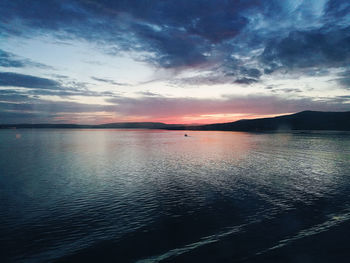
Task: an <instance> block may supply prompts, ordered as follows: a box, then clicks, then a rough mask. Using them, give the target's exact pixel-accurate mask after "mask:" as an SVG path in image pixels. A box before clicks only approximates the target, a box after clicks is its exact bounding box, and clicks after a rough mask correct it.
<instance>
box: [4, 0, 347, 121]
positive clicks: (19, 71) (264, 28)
mask: <svg viewBox="0 0 350 263" xmlns="http://www.w3.org/2000/svg"><path fill="white" fill-rule="evenodd" d="M340 2H341V4H337V5H333V4H332V1H319V0H317V1H316V0H315V1H294V0H293V1H292V0H290V1H250V0H249V1H243V2H240V1H229V2H227V1H219V3H217V2H216V1H202V2H201V1H147V3H146V2H145V1H127V2H126V3H124V2H119V1H115V2H113V1H112V2H111V1H79V0H76V1H75V0H72V1H62V2H55V1H52V2H51V1H45V2H40V4H33V5H30V8H29V7H28V6H27V5H26V4H24V2H21V1H2V2H1V4H0V15H1V17H2V18H3V19H0V27H1V34H0V59H1V60H0V113H1V114H0V123H85V124H98V123H106V122H135V121H136V122H145V121H147V122H148V121H152V122H165V123H184V124H192V123H214V122H230V121H235V120H238V119H242V118H244V119H249V118H259V117H268V116H276V115H281V114H287V113H294V112H298V111H303V110H320V111H345V110H349V108H350V107H349V106H350V92H349V84H350V79H349V70H350V68H349V62H350V48H349V47H350V42H349V39H350V38H349V37H350V30H349V26H350V16H349V14H350V11H349V8H350V7H349V3H348V1H340ZM28 9H30V10H31V11H30V12H28V11H27V10H28ZM4 17H6V19H4Z"/></svg>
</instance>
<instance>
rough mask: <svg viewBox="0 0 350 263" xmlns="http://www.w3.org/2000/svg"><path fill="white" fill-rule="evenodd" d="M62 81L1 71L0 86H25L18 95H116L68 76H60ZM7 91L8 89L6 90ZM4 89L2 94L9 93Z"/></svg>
mask: <svg viewBox="0 0 350 263" xmlns="http://www.w3.org/2000/svg"><path fill="white" fill-rule="evenodd" d="M59 79H61V80H62V79H63V80H64V82H62V81H56V80H53V79H48V78H41V77H36V76H32V75H26V74H20V73H14V72H0V87H13V88H25V89H28V90H26V91H21V92H18V91H14V90H12V91H11V92H12V93H13V94H15V93H16V94H17V95H18V96H20V95H21V96H22V95H23V96H35V95H36V96H44V95H49V96H60V97H69V96H94V97H101V96H108V97H114V96H116V93H115V92H96V91H91V90H89V89H88V88H87V87H86V86H87V84H86V83H84V82H77V81H74V80H70V79H68V78H66V77H63V78H62V77H60V78H59ZM5 91H6V90H5ZM5 91H4V90H0V92H2V93H0V94H2V95H3V98H4V96H5V95H6V94H7V95H8V94H9V93H8V92H9V90H7V91H6V92H7V93H5Z"/></svg>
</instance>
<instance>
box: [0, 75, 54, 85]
mask: <svg viewBox="0 0 350 263" xmlns="http://www.w3.org/2000/svg"><path fill="white" fill-rule="evenodd" d="M0 86H2V87H10V86H13V87H22V88H31V89H60V87H61V85H60V83H59V82H57V81H54V80H51V79H47V78H40V77H35V76H31V75H25V74H19V73H14V72H0Z"/></svg>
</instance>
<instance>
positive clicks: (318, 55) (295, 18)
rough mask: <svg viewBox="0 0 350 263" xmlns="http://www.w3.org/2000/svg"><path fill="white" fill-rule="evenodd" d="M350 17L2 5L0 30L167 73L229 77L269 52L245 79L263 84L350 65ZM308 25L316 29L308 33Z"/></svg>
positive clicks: (183, 4)
mask: <svg viewBox="0 0 350 263" xmlns="http://www.w3.org/2000/svg"><path fill="white" fill-rule="evenodd" d="M317 8H321V11H320V12H318V13H317V11H315V10H317ZM322 9H323V12H322ZM349 10H350V4H349V1H346V0H342V1H338V0H335V1H328V2H326V5H324V6H322V3H321V2H320V3H317V1H304V2H300V3H294V2H293V1H277V0H270V1H257V0H247V1H223V0H220V1H214V0H192V1H187V0H178V1H172V0H163V1H157V0H130V1H107V0H99V1H97V0H89V1H87V0H71V1H54V0H48V1H44V2H40V3H39V2H34V3H33V2H26V1H19V0H14V1H9V0H7V1H6V0H5V1H2V2H1V3H0V17H3V18H2V19H1V20H0V21H1V22H0V25H1V27H2V28H4V30H3V31H4V32H5V34H15V32H14V31H13V28H14V26H13V25H14V24H16V25H17V27H16V28H17V29H16V32H17V33H18V34H22V35H26V34H31V35H32V34H42V33H46V32H51V33H52V34H55V35H56V36H58V34H59V37H60V38H83V39H86V40H88V41H94V42H97V43H99V44H101V45H100V46H101V48H102V49H105V50H106V52H108V53H109V54H116V53H118V52H120V51H125V50H136V51H142V52H143V55H140V56H139V57H138V59H141V60H144V61H147V62H149V63H153V64H155V65H157V66H160V67H164V68H187V67H198V66H202V65H208V64H209V65H215V66H216V67H217V66H219V67H221V69H223V70H226V71H229V70H230V68H229V67H227V66H226V62H225V61H226V60H231V63H234V64H236V66H237V65H238V64H239V63H241V62H242V61H240V60H239V59H238V60H236V61H233V60H232V56H231V55H232V54H233V53H236V54H244V55H248V56H250V58H251V59H252V60H256V57H255V55H251V53H250V52H251V51H254V50H256V49H264V52H263V54H262V55H261V56H260V61H261V62H262V63H263V64H264V69H251V71H249V69H247V70H246V71H242V72H241V75H242V76H238V78H239V79H244V78H252V79H258V78H259V77H260V76H261V74H262V73H263V72H264V73H265V74H270V73H272V72H273V71H275V70H276V69H277V68H279V67H286V68H288V69H296V68H306V67H321V66H332V67H341V66H343V65H345V64H346V63H348V62H349V56H350V55H349V54H350V51H349V46H350V45H349V41H350V40H349V37H350V35H349V34H350V33H349V32H350V30H349V27H348V25H349V23H350V21H349V18H348V16H347V15H348V13H349ZM320 14H321V15H320ZM5 18H6V21H5ZM307 22H309V23H315V26H310V27H309V28H312V29H309V28H308V27H307V25H306V23H307ZM57 32H60V33H57ZM4 63H6V62H4ZM11 63H12V65H13V66H20V65H21V62H18V61H17V62H16V61H13V62H8V64H9V65H11ZM218 64H219V65H218ZM241 66H242V65H241ZM216 67H215V68H216ZM235 74H236V72H235Z"/></svg>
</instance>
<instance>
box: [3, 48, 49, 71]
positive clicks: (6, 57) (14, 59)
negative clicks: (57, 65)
mask: <svg viewBox="0 0 350 263" xmlns="http://www.w3.org/2000/svg"><path fill="white" fill-rule="evenodd" d="M0 67H5V68H23V67H36V68H41V69H53V68H52V67H50V66H47V65H45V64H42V63H38V62H34V61H32V60H30V59H22V58H20V57H18V56H16V55H15V54H13V53H11V52H7V51H5V50H2V49H0Z"/></svg>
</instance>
